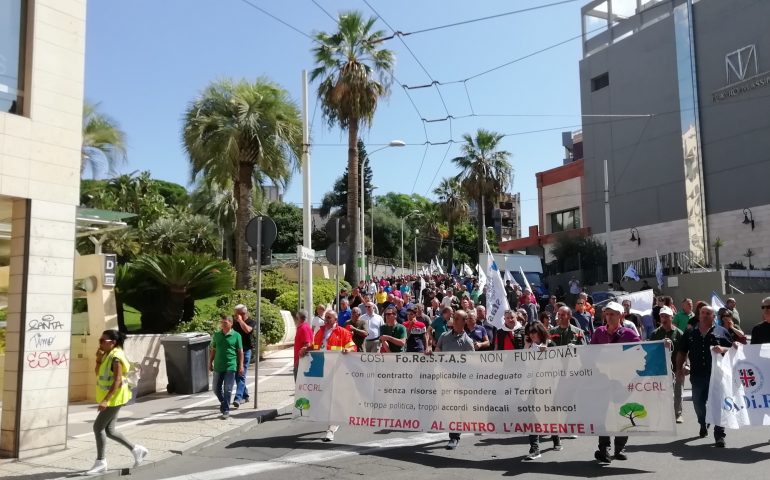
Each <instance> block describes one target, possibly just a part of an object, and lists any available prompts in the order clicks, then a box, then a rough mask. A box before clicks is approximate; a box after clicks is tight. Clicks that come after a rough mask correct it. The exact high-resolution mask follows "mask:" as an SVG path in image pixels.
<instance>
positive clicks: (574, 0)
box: [382, 0, 580, 41]
mask: <svg viewBox="0 0 770 480" xmlns="http://www.w3.org/2000/svg"><path fill="white" fill-rule="evenodd" d="M577 1H580V0H562V1H560V2H554V3H548V4H545V5H537V6H534V7H529V8H524V9H521V10H512V11H510V12H503V13H498V14H495V15H488V16H486V17H479V18H473V19H470V20H463V21H460V22H454V23H448V24H446V25H437V26H435V27H429V28H423V29H422V30H415V31H413V32H398V31H395V32H393V36H391V37H386V38H383V39H382V40H383V41H384V40H390V39H392V38H393V37H396V36H399V37H400V36H408V35H418V34H420V33H427V32H433V31H435V30H442V29H444V28H452V27H459V26H460V25H467V24H469V23H475V22H483V21H486V20H493V19H495V18H500V17H506V16H509V15H516V14H519V13H526V12H532V11H534V10H542V9H544V8H549V7H556V6H559V5H564V4H567V3H575V2H577Z"/></svg>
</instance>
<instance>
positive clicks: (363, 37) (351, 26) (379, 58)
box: [310, 12, 395, 285]
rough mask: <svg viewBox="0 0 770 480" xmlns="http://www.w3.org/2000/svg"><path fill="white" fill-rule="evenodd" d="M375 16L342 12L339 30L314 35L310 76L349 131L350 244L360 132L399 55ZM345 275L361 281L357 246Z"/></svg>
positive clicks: (329, 115) (330, 112)
mask: <svg viewBox="0 0 770 480" xmlns="http://www.w3.org/2000/svg"><path fill="white" fill-rule="evenodd" d="M375 22H376V17H371V18H369V19H368V20H364V19H363V17H362V15H361V13H359V12H347V13H341V14H340V15H339V19H338V22H337V23H338V26H339V30H338V31H337V32H336V33H333V34H328V33H325V32H320V33H317V34H316V35H315V40H316V41H317V42H318V46H317V47H315V48H314V49H313V55H314V56H315V63H316V68H315V69H313V71H312V72H311V73H310V79H311V81H315V80H316V79H320V80H321V83H320V84H319V85H318V96H319V98H320V99H321V110H322V111H323V115H324V117H325V118H326V119H327V120H328V122H329V124H330V125H335V124H337V125H339V126H340V127H341V128H342V129H345V130H347V131H348V188H347V193H348V195H347V216H348V222H349V224H350V238H349V239H348V242H350V244H351V245H358V242H359V239H358V229H359V225H358V215H357V212H358V204H359V199H358V188H359V186H358V185H359V180H358V171H359V166H358V132H359V129H360V127H362V126H366V125H370V124H371V122H372V119H373V117H374V112H375V110H376V109H377V102H378V101H379V99H380V98H381V97H384V96H387V94H388V90H389V86H390V79H391V76H390V75H391V73H392V70H393V64H394V62H395V57H394V55H393V52H391V51H390V50H387V49H384V48H379V45H380V42H381V41H382V39H383V37H384V36H385V32H383V31H382V30H373V27H374V23H375ZM349 251H350V254H349V256H348V259H347V262H346V263H347V268H346V270H345V277H346V279H347V280H348V281H349V282H350V283H351V284H352V285H356V284H357V283H358V280H357V277H358V272H357V269H356V268H355V257H356V249H355V248H351V249H349Z"/></svg>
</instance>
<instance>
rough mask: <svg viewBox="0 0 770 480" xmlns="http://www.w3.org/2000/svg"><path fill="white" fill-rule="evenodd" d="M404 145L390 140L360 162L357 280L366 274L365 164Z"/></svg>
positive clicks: (400, 141) (404, 143)
mask: <svg viewBox="0 0 770 480" xmlns="http://www.w3.org/2000/svg"><path fill="white" fill-rule="evenodd" d="M405 145H406V142H404V141H403V140H391V141H390V143H388V144H387V145H385V146H384V147H380V148H378V149H376V150H374V151H372V152H369V153H367V154H366V156H365V157H364V159H363V160H362V161H361V175H360V177H361V210H360V212H359V213H360V215H361V216H360V218H361V221H360V222H359V228H358V230H359V233H360V235H359V236H360V237H361V240H360V244H359V245H360V247H361V266H360V267H359V269H358V272H359V278H363V277H364V276H365V272H366V270H365V266H364V263H365V262H364V258H366V255H365V253H364V252H365V250H364V232H365V231H366V230H365V228H364V218H365V217H364V213H365V212H364V197H365V196H366V194H365V192H364V177H366V164H367V162H369V157H370V156H371V155H374V154H375V153H377V152H379V151H382V150H385V149H386V148H390V147H403V146H405ZM372 238H374V237H372Z"/></svg>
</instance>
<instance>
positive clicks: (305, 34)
mask: <svg viewBox="0 0 770 480" xmlns="http://www.w3.org/2000/svg"><path fill="white" fill-rule="evenodd" d="M241 2H243V3H245V4H246V5H248V6H250V7H251V8H253V9H255V10H258V11H260V12H262V13H263V14H265V15H267V16H268V17H270V18H272V19H273V20H275V21H276V22H278V23H281V24H283V26H285V27H289V28H291V29H292V30H294V31H295V32H297V33H299V34H300V35H302V36H303V37H306V38H309V39H311V40H314V38H313V37H312V36H310V35H308V34H307V33H305V32H303V31H302V30H300V29H299V28H297V27H295V26H293V25H291V24H289V23H288V22H286V21H284V20H281V19H280V18H278V17H276V16H275V15H273V14H272V13H270V12H268V11H267V10H265V9H264V8H262V7H260V6H258V5H254V4H253V3H251V2H250V1H249V0H241Z"/></svg>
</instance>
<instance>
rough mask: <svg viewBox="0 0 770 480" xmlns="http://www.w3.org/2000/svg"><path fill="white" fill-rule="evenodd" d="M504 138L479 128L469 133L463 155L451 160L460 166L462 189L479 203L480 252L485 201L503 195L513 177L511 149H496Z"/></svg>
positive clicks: (481, 250) (463, 147) (477, 205)
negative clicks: (473, 133) (510, 159)
mask: <svg viewBox="0 0 770 480" xmlns="http://www.w3.org/2000/svg"><path fill="white" fill-rule="evenodd" d="M502 139H503V135H501V134H499V133H496V132H490V131H488V130H484V129H479V130H478V131H477V132H476V137H475V138H474V137H472V136H471V135H470V134H467V133H466V134H465V135H463V140H465V143H464V144H463V146H462V147H461V150H462V153H463V155H461V156H459V157H456V158H453V159H452V162H454V163H455V165H457V166H458V167H460V174H459V175H457V179H458V180H459V181H460V184H461V186H462V189H463V191H465V193H466V194H467V195H468V196H469V197H470V198H472V199H474V201H475V202H476V219H477V225H476V227H477V229H478V248H479V252H483V251H484V228H485V225H484V202H485V201H492V202H494V201H496V200H497V199H498V198H500V195H502V193H503V192H504V191H505V187H506V186H508V185H509V184H510V183H511V179H512V176H513V168H512V167H511V164H510V163H509V162H508V158H509V157H510V156H511V154H510V152H507V151H505V150H498V149H497V148H498V145H499V144H500V140H502Z"/></svg>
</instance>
